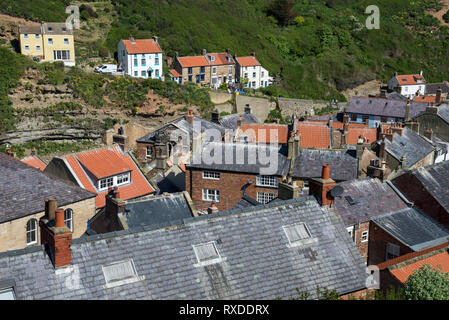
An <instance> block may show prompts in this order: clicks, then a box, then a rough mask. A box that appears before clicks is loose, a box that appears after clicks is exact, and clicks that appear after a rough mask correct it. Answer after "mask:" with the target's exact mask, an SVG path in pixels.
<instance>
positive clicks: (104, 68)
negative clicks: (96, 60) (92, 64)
mask: <svg viewBox="0 0 449 320" xmlns="http://www.w3.org/2000/svg"><path fill="white" fill-rule="evenodd" d="M95 72H98V73H111V74H115V73H117V72H122V70H121V69H117V65H115V64H102V65H101V66H98V67H96V68H95Z"/></svg>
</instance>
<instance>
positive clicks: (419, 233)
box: [372, 208, 449, 251]
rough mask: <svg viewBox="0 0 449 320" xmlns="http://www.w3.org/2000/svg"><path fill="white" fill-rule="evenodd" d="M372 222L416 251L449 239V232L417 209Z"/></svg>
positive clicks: (404, 210) (403, 211)
mask: <svg viewBox="0 0 449 320" xmlns="http://www.w3.org/2000/svg"><path fill="white" fill-rule="evenodd" d="M372 220H373V221H374V222H375V223H376V224H377V225H379V226H380V227H381V228H382V229H384V230H385V231H387V232H388V233H389V234H391V235H392V236H393V237H395V238H396V239H398V240H399V241H401V242H402V243H404V244H405V245H407V246H409V247H410V248H411V249H412V250H414V251H420V250H422V249H424V248H427V247H433V246H436V245H439V244H442V243H444V242H447V239H448V238H449V231H447V230H446V229H445V228H444V227H443V226H441V225H440V224H439V223H438V222H436V221H435V220H433V219H432V218H430V217H428V216H427V215H426V214H424V213H422V212H421V211H420V210H419V209H416V208H407V209H403V210H400V211H396V212H393V213H390V214H386V215H382V216H377V217H373V218H372Z"/></svg>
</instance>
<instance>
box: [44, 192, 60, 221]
mask: <svg viewBox="0 0 449 320" xmlns="http://www.w3.org/2000/svg"><path fill="white" fill-rule="evenodd" d="M57 208H58V202H57V201H56V199H55V198H53V197H50V198H47V199H45V218H46V219H47V220H49V221H52V220H55V217H56V209H57Z"/></svg>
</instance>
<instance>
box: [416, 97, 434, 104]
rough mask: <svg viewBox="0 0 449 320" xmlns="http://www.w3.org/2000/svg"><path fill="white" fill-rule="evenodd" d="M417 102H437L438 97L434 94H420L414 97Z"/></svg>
mask: <svg viewBox="0 0 449 320" xmlns="http://www.w3.org/2000/svg"><path fill="white" fill-rule="evenodd" d="M413 101H415V102H424V103H436V101H437V98H436V97H434V96H418V97H415V99H413Z"/></svg>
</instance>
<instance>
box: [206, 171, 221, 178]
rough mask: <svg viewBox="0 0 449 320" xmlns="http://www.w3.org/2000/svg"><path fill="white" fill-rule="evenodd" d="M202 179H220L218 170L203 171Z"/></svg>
mask: <svg viewBox="0 0 449 320" xmlns="http://www.w3.org/2000/svg"><path fill="white" fill-rule="evenodd" d="M203 179H209V180H220V172H217V171H203Z"/></svg>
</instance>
